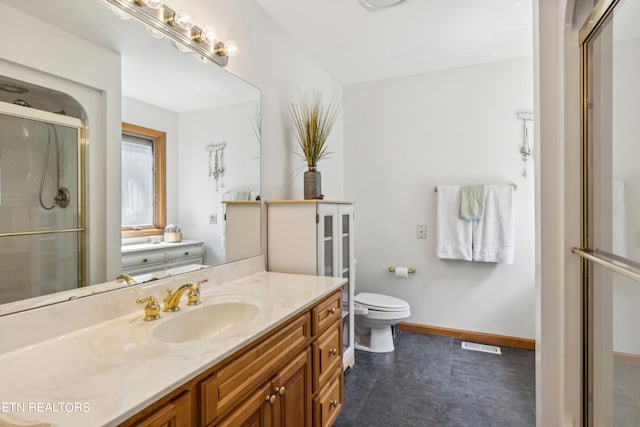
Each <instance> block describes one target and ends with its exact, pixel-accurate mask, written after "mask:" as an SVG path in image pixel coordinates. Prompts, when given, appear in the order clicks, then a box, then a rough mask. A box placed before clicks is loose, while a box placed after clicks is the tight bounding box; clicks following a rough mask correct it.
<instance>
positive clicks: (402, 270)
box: [396, 267, 409, 279]
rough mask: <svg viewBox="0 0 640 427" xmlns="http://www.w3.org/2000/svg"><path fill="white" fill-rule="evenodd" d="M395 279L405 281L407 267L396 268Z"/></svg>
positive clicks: (407, 273)
mask: <svg viewBox="0 0 640 427" xmlns="http://www.w3.org/2000/svg"><path fill="white" fill-rule="evenodd" d="M396 277H401V278H403V279H406V278H407V277H409V269H408V268H407V267H396Z"/></svg>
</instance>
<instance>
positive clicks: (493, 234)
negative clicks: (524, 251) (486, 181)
mask: <svg viewBox="0 0 640 427" xmlns="http://www.w3.org/2000/svg"><path fill="white" fill-rule="evenodd" d="M485 197H486V198H485V202H484V218H483V220H482V221H474V222H473V260H474V261H484V262H500V263H503V264H513V258H514V246H515V221H514V216H515V215H514V212H515V211H514V206H513V187H511V185H487V186H486V190H485Z"/></svg>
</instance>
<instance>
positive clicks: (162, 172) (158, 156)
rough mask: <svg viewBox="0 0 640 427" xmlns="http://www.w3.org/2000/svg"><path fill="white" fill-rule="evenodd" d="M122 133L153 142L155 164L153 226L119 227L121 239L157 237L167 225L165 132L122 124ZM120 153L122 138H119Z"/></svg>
mask: <svg viewBox="0 0 640 427" xmlns="http://www.w3.org/2000/svg"><path fill="white" fill-rule="evenodd" d="M122 133H123V134H127V135H133V136H138V137H141V138H146V139H150V140H152V141H153V147H154V148H153V157H154V162H155V166H154V167H155V197H154V199H155V215H154V216H155V224H153V225H151V226H144V227H121V230H122V238H133V237H146V236H157V235H162V234H164V228H165V226H166V225H167V196H166V194H167V193H166V191H167V186H166V148H167V134H166V132H163V131H159V130H156V129H150V128H145V127H142V126H138V125H134V124H131V123H125V122H122ZM120 152H121V153H122V138H120Z"/></svg>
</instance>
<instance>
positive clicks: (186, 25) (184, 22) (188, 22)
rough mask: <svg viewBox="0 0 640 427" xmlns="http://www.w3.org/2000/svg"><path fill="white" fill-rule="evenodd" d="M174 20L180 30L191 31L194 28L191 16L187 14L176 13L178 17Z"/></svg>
mask: <svg viewBox="0 0 640 427" xmlns="http://www.w3.org/2000/svg"><path fill="white" fill-rule="evenodd" d="M173 19H174V21H175V23H176V24H177V25H178V26H179V27H180V28H183V29H185V30H190V29H191V27H193V20H192V18H191V15H189V14H188V13H186V12H176V16H175V17H174V18H173Z"/></svg>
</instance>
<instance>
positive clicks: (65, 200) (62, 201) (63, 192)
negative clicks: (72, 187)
mask: <svg viewBox="0 0 640 427" xmlns="http://www.w3.org/2000/svg"><path fill="white" fill-rule="evenodd" d="M70 202H71V193H70V192H69V190H68V189H67V188H65V187H60V188H58V194H56V197H54V198H53V205H54V206H57V207H59V208H66V207H67V206H69V203H70Z"/></svg>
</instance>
